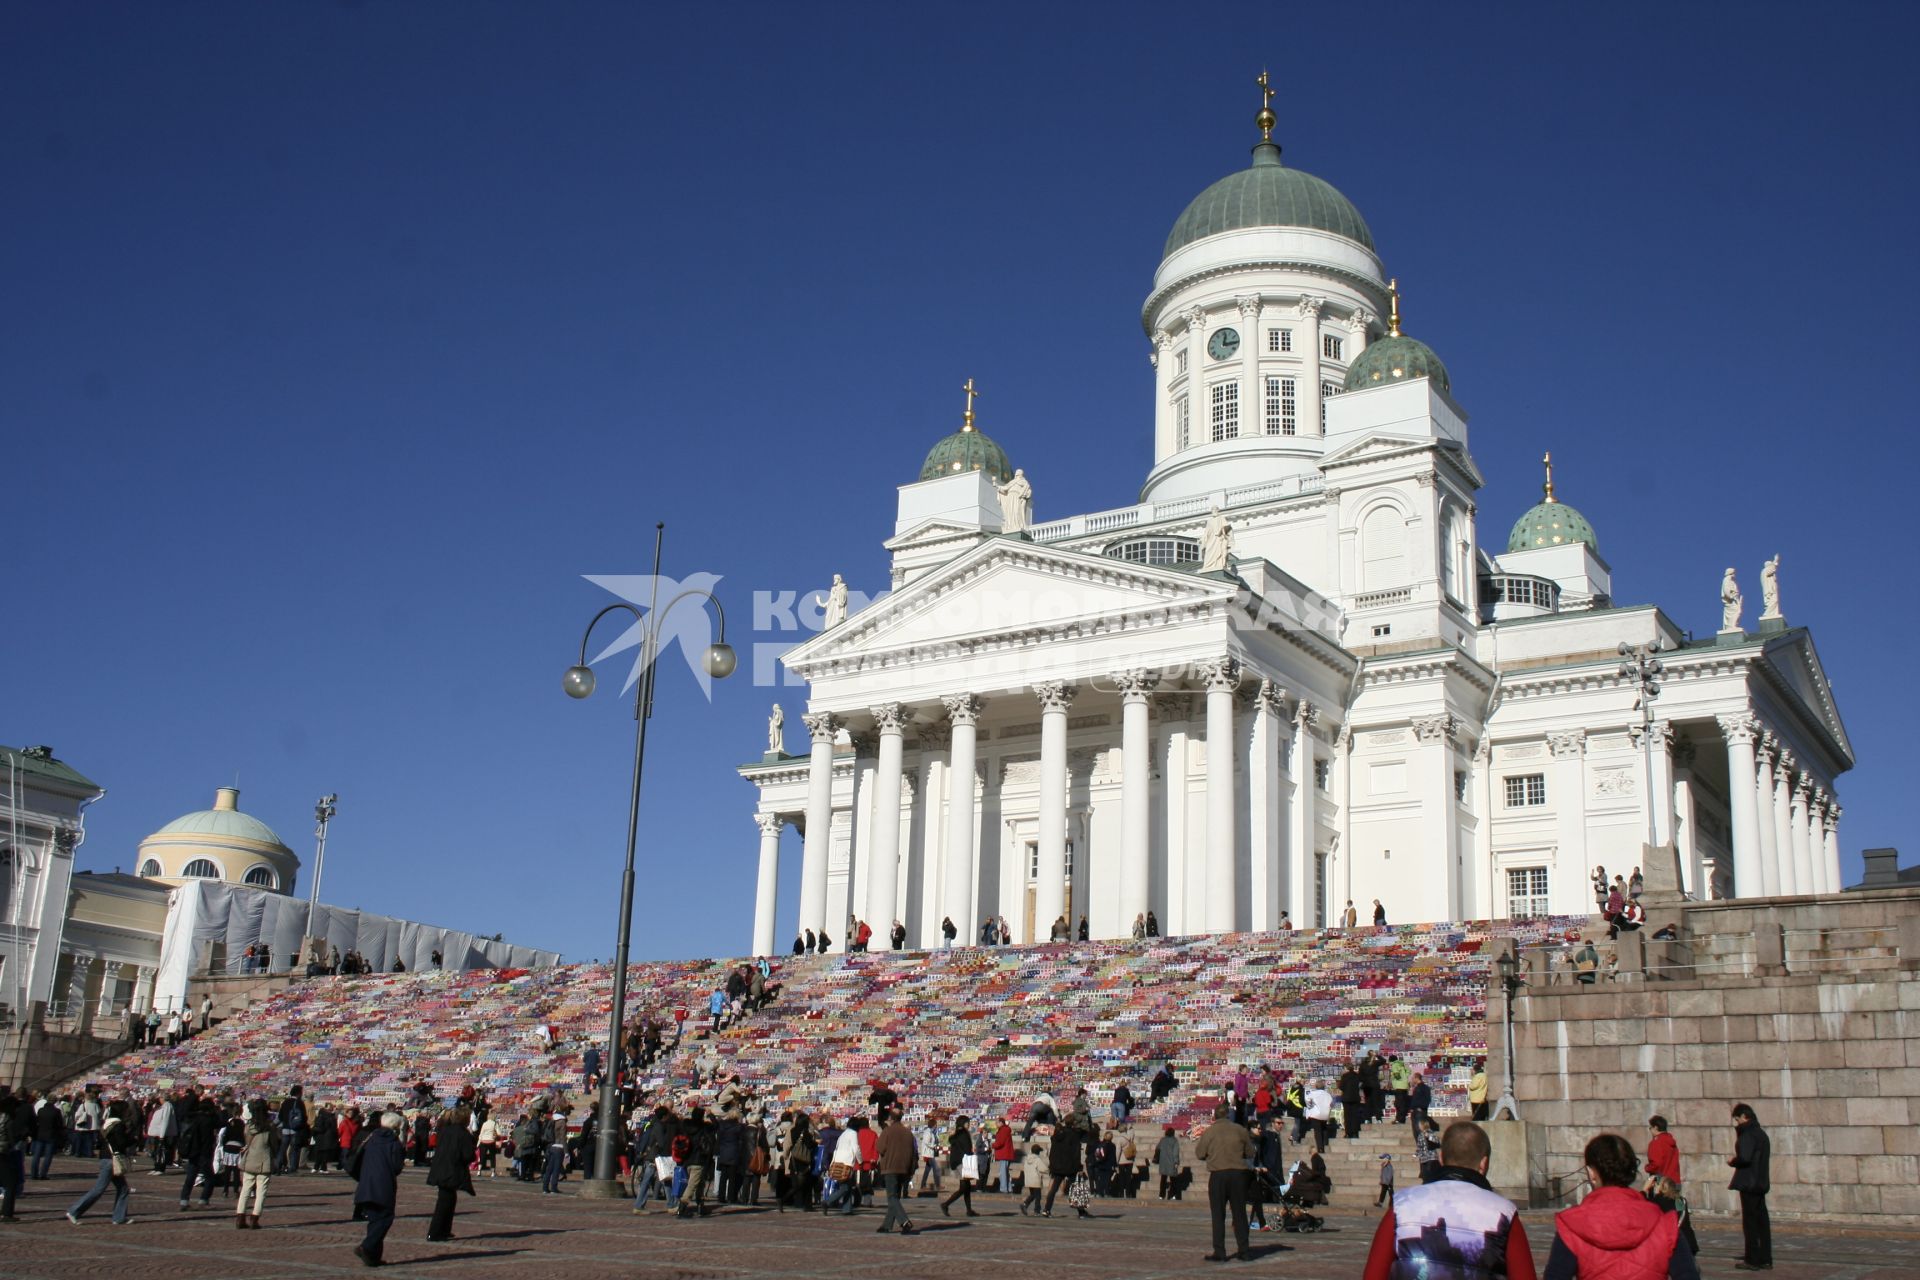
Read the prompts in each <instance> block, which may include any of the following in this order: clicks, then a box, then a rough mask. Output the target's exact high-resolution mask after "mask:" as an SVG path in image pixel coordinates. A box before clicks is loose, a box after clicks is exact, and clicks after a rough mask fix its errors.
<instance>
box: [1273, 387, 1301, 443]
mask: <svg viewBox="0 0 1920 1280" xmlns="http://www.w3.org/2000/svg"><path fill="white" fill-rule="evenodd" d="M1296 410H1297V406H1296V404H1295V402H1294V394H1293V379H1292V378H1268V379H1267V403H1266V411H1267V434H1268V435H1270V436H1290V435H1292V434H1293V433H1294V432H1295V431H1296V430H1297V429H1298V418H1297V414H1296Z"/></svg>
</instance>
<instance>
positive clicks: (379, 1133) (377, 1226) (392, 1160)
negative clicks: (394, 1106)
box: [348, 1111, 407, 1267]
mask: <svg viewBox="0 0 1920 1280" xmlns="http://www.w3.org/2000/svg"><path fill="white" fill-rule="evenodd" d="M403 1123H405V1121H404V1120H403V1119H402V1117H401V1115H400V1113H399V1112H398V1111H388V1112H386V1113H385V1114H383V1115H382V1116H381V1117H380V1127H379V1128H378V1129H376V1130H374V1132H373V1136H372V1137H370V1138H368V1139H367V1141H366V1144H365V1145H364V1146H362V1147H361V1148H360V1149H359V1152H358V1156H357V1167H356V1168H353V1169H349V1170H348V1172H350V1173H353V1174H354V1175H355V1177H356V1178H357V1179H358V1181H357V1183H356V1185H355V1186H354V1189H353V1203H354V1207H355V1208H357V1209H359V1210H361V1211H362V1212H363V1213H365V1215H366V1219H367V1238H366V1239H365V1240H362V1241H361V1242H360V1243H359V1244H357V1245H355V1246H354V1247H353V1256H354V1257H356V1258H358V1259H360V1261H362V1262H364V1263H365V1264H366V1265H368V1266H369V1267H377V1266H379V1265H380V1262H381V1254H382V1252H383V1250H384V1247H385V1243H386V1239H387V1231H388V1229H389V1228H391V1227H392V1226H393V1210H394V1203H395V1202H396V1201H397V1200H398V1199H399V1198H400V1170H401V1169H402V1168H403V1167H405V1165H406V1162H407V1154H406V1152H405V1150H403V1149H402V1148H401V1146H400V1126H401V1125H402V1124H403Z"/></svg>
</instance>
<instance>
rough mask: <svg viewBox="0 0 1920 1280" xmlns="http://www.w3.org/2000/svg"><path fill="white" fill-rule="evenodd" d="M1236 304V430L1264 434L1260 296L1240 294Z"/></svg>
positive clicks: (1246, 434) (1242, 433)
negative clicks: (1238, 397) (1237, 345)
mask: <svg viewBox="0 0 1920 1280" xmlns="http://www.w3.org/2000/svg"><path fill="white" fill-rule="evenodd" d="M1234 302H1235V304H1236V305H1238V306H1239V308H1240V434H1241V435H1243V436H1258V435H1265V434H1266V430H1267V413H1266V403H1265V400H1264V399H1263V397H1262V396H1261V394H1260V296H1259V295H1258V294H1242V295H1240V296H1239V297H1236V298H1235V299H1234Z"/></svg>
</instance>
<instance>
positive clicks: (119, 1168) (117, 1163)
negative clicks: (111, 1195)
mask: <svg viewBox="0 0 1920 1280" xmlns="http://www.w3.org/2000/svg"><path fill="white" fill-rule="evenodd" d="M113 1176H114V1177H116V1178H124V1177H126V1176H127V1162H126V1161H124V1160H122V1159H121V1158H120V1153H119V1152H118V1151H116V1152H114V1153H113Z"/></svg>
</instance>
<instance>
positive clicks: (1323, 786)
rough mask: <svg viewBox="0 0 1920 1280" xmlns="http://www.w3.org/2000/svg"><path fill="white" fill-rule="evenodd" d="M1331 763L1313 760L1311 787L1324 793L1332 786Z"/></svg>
mask: <svg viewBox="0 0 1920 1280" xmlns="http://www.w3.org/2000/svg"><path fill="white" fill-rule="evenodd" d="M1332 765H1333V762H1332V761H1330V760H1315V761H1314V762H1313V785H1314V787H1315V788H1316V789H1317V790H1320V791H1325V790H1327V789H1328V788H1329V787H1330V786H1331V785H1332V779H1333V767H1332Z"/></svg>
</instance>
